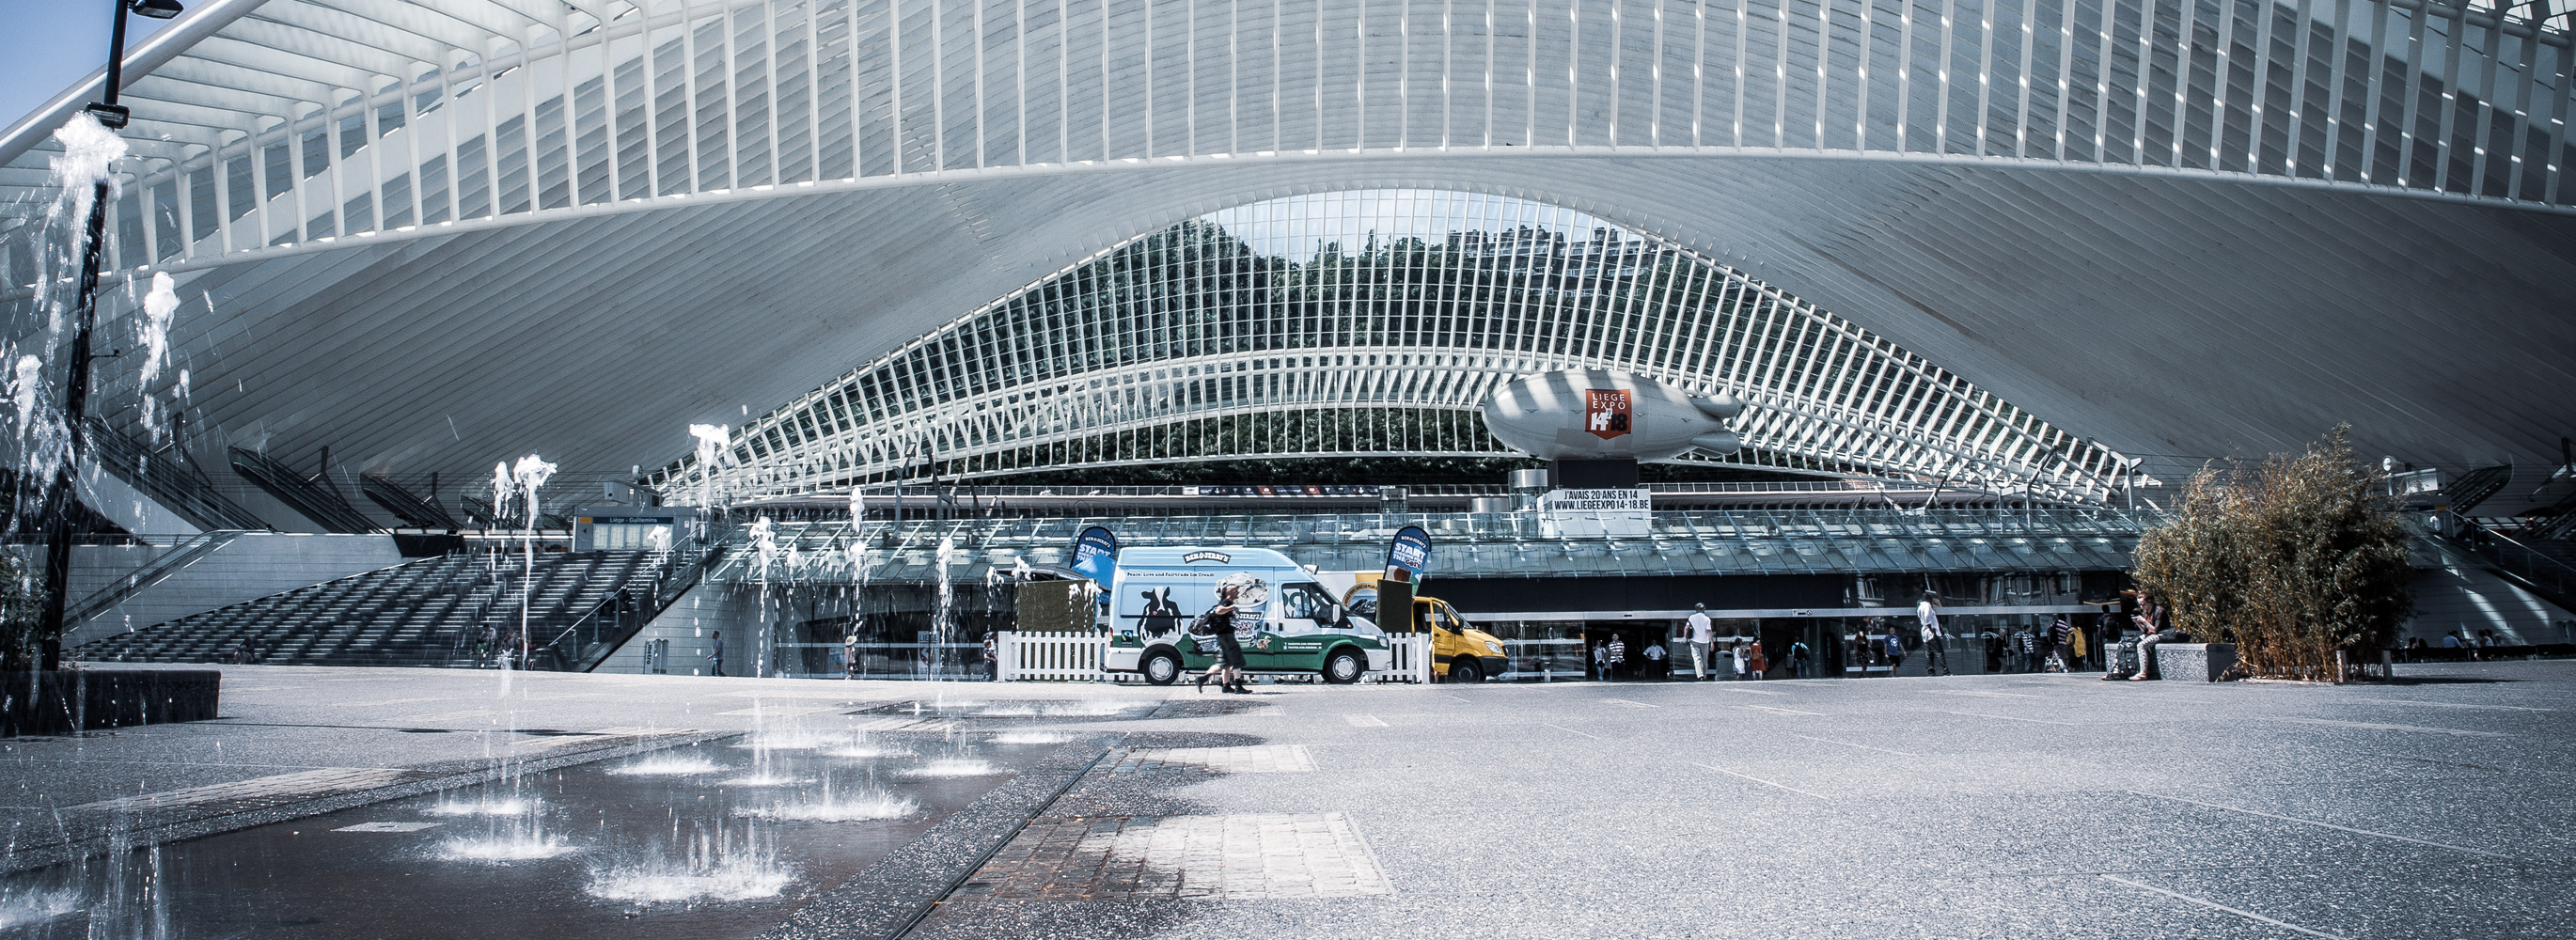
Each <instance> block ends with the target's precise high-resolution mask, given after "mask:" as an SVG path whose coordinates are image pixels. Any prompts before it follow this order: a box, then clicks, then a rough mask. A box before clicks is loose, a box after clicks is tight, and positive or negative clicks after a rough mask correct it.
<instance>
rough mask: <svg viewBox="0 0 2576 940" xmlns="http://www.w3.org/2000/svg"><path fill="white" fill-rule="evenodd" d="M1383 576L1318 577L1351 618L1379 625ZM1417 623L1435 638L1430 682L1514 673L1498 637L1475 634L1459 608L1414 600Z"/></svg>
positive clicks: (1477, 679)
mask: <svg viewBox="0 0 2576 940" xmlns="http://www.w3.org/2000/svg"><path fill="white" fill-rule="evenodd" d="M1380 577H1383V575H1382V574H1381V573H1379V572H1375V571H1353V572H1321V573H1318V574H1317V575H1316V576H1315V578H1316V580H1317V581H1318V582H1321V583H1322V584H1323V585H1324V586H1325V589H1326V590H1330V591H1335V592H1337V593H1338V594H1339V595H1340V597H1341V598H1342V605H1343V606H1345V607H1348V608H1350V611H1351V613H1352V614H1355V615H1358V616H1362V617H1367V618H1369V619H1370V621H1371V622H1375V621H1376V620H1377V582H1378V579H1379V578H1380ZM1413 620H1414V622H1415V623H1418V624H1422V625H1423V626H1424V627H1425V628H1426V629H1427V630H1428V632H1429V633H1430V635H1431V678H1432V681H1434V682H1439V681H1444V680H1455V681H1458V682H1483V681H1485V680H1486V679H1488V678H1491V677H1494V676H1499V675H1502V674H1503V673H1505V672H1508V671H1510V670H1511V660H1510V658H1509V657H1506V656H1504V655H1503V641H1502V640H1500V639H1498V638H1496V637H1495V636H1494V635H1493V634H1490V633H1486V632H1485V631H1483V630H1478V629H1476V625H1475V624H1472V623H1469V622H1467V618H1465V617H1461V616H1459V615H1458V609H1457V608H1455V607H1451V606H1449V602H1448V601H1444V600H1441V599H1439V598H1437V597H1424V596H1421V595H1415V596H1414V598H1413Z"/></svg>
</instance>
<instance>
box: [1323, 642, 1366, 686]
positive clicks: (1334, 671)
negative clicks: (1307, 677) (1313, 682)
mask: <svg viewBox="0 0 2576 940" xmlns="http://www.w3.org/2000/svg"><path fill="white" fill-rule="evenodd" d="M1367 672H1368V661H1367V660H1364V659H1361V658H1360V654H1359V653H1358V652H1357V651H1355V650H1352V649H1351V648H1350V647H1347V646H1345V647H1342V648H1341V649H1337V650H1334V651H1333V655H1331V656H1328V657H1325V659H1324V681H1326V682H1330V683H1332V684H1334V685H1349V684H1351V683H1354V682H1358V681H1360V676H1361V675H1364V674H1366V673H1367Z"/></svg>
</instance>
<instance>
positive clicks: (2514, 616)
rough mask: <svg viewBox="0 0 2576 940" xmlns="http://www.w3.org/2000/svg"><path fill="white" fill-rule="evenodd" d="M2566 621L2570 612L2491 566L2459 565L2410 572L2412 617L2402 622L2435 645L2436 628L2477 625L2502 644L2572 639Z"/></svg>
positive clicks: (2471, 629)
mask: <svg viewBox="0 0 2576 940" xmlns="http://www.w3.org/2000/svg"><path fill="white" fill-rule="evenodd" d="M2570 621H2576V614H2571V613H2569V612H2567V611H2565V610H2562V609H2560V608H2559V607H2558V605H2556V604H2552V603H2550V602H2548V601H2545V600H2542V599H2540V598H2538V597H2534V596H2532V595H2531V594H2529V593H2527V592H2525V591H2523V590H2522V589H2521V588H2518V587H2515V586H2513V584H2511V583H2510V582H2507V581H2505V580H2504V579H2503V578H2499V577H2496V575H2495V572H2492V571H2488V570H2485V569H2482V568H2474V567H2470V566H2467V565H2461V566H2458V567H2456V568H2429V569H2423V570H2419V571H2417V572H2416V573H2415V619H2414V620H2412V621H2409V622H2408V623H2407V625H2406V634H2405V635H2406V636H2409V637H2423V638H2424V642H2426V643H2433V644H2437V645H2438V644H2439V643H2440V642H2441V640H2442V634H2443V633H2444V632H2446V631H2451V630H2458V631H2460V632H2461V634H2462V635H2465V636H2471V637H2474V636H2476V635H2477V632H2478V631H2480V630H2493V631H2495V633H2496V639H2497V642H2500V643H2507V644H2523V643H2567V642H2576V636H2571V631H2570V628H2568V627H2567V626H2566V624H2567V623H2569V622H2570Z"/></svg>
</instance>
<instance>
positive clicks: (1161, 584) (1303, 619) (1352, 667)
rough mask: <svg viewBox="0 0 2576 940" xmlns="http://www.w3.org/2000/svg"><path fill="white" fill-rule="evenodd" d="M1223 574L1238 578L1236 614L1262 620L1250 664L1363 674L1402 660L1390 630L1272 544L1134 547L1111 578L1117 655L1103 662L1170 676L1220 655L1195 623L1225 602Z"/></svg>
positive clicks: (1342, 675)
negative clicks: (1219, 596)
mask: <svg viewBox="0 0 2576 940" xmlns="http://www.w3.org/2000/svg"><path fill="white" fill-rule="evenodd" d="M1220 583H1232V584H1236V585H1238V586H1239V587H1240V588H1241V589H1242V591H1241V593H1240V594H1239V595H1238V596H1237V597H1236V599H1235V609H1236V613H1235V616H1236V617H1237V618H1238V619H1249V620H1251V621H1252V622H1253V623H1254V624H1256V625H1257V627H1258V629H1257V630H1256V631H1255V633H1254V634H1253V637H1252V639H1251V641H1250V642H1247V643H1245V644H1243V659H1244V665H1245V667H1246V670H1247V671H1249V672H1255V673H1301V674H1315V675H1321V676H1323V677H1324V681H1326V682H1332V683H1337V684H1348V683H1352V682H1358V681H1359V680H1360V677H1361V676H1364V675H1367V674H1368V673H1369V672H1371V671H1375V670H1383V669H1386V668H1388V667H1389V666H1391V665H1392V664H1393V661H1394V654H1393V653H1392V652H1391V651H1390V650H1389V649H1388V647H1387V640H1386V635H1385V634H1384V633H1382V632H1380V631H1379V630H1378V628H1377V624H1374V623H1371V622H1369V620H1368V618H1366V617H1360V616H1356V615H1354V614H1352V613H1351V612H1350V610H1349V609H1348V608H1346V607H1344V606H1342V604H1341V602H1340V601H1339V600H1338V599H1337V598H1335V596H1334V595H1333V594H1332V593H1331V592H1330V591H1328V590H1326V589H1325V587H1324V585H1322V584H1320V583H1318V582H1317V581H1316V579H1315V576H1314V575H1313V574H1312V573H1310V572H1308V571H1307V570H1306V569H1304V568H1301V567H1298V565H1297V563H1296V562H1293V561H1290V560H1288V556H1286V555H1282V554H1280V553H1278V552H1275V551H1272V550H1270V549H1266V548H1129V549H1122V550H1120V551H1119V552H1118V563H1117V566H1116V568H1115V569H1114V571H1113V572H1112V574H1111V577H1110V588H1109V591H1110V597H1111V600H1110V603H1109V613H1108V617H1109V620H1108V622H1107V623H1104V624H1102V626H1103V627H1104V628H1105V629H1106V630H1107V632H1108V633H1109V635H1110V639H1109V654H1108V657H1107V659H1106V661H1105V662H1103V663H1102V667H1103V668H1105V669H1107V670H1109V671H1111V672H1134V673H1141V674H1143V675H1144V677H1145V681H1147V682H1151V683H1153V684H1155V685H1170V684H1172V683H1173V682H1176V681H1179V680H1180V678H1181V676H1182V675H1184V674H1186V673H1189V672H1191V671H1194V670H1201V669H1206V668H1207V667H1208V666H1210V665H1212V664H1214V663H1215V662H1216V656H1217V647H1216V643H1215V642H1213V641H1209V642H1206V643H1201V642H1200V639H1199V638H1198V637H1193V636H1190V635H1189V633H1188V631H1187V629H1186V628H1187V627H1188V626H1189V624H1190V621H1192V620H1195V619H1197V618H1198V615H1199V614H1201V613H1204V612H1206V611H1208V610H1209V609H1211V608H1214V607H1215V606H1216V589H1217V585H1218V584H1220Z"/></svg>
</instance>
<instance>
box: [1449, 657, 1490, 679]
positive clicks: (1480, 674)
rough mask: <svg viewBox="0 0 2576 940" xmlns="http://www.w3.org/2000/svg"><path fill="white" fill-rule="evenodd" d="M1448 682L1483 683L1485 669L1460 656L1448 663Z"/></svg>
mask: <svg viewBox="0 0 2576 940" xmlns="http://www.w3.org/2000/svg"><path fill="white" fill-rule="evenodd" d="M1449 681H1451V682H1483V681H1485V667H1484V666H1482V665H1480V664H1478V663H1477V662H1476V661H1475V660H1473V659H1469V658H1467V657H1464V656H1460V657H1458V658H1457V659H1455V660H1453V661H1451V662H1450V663H1449Z"/></svg>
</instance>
